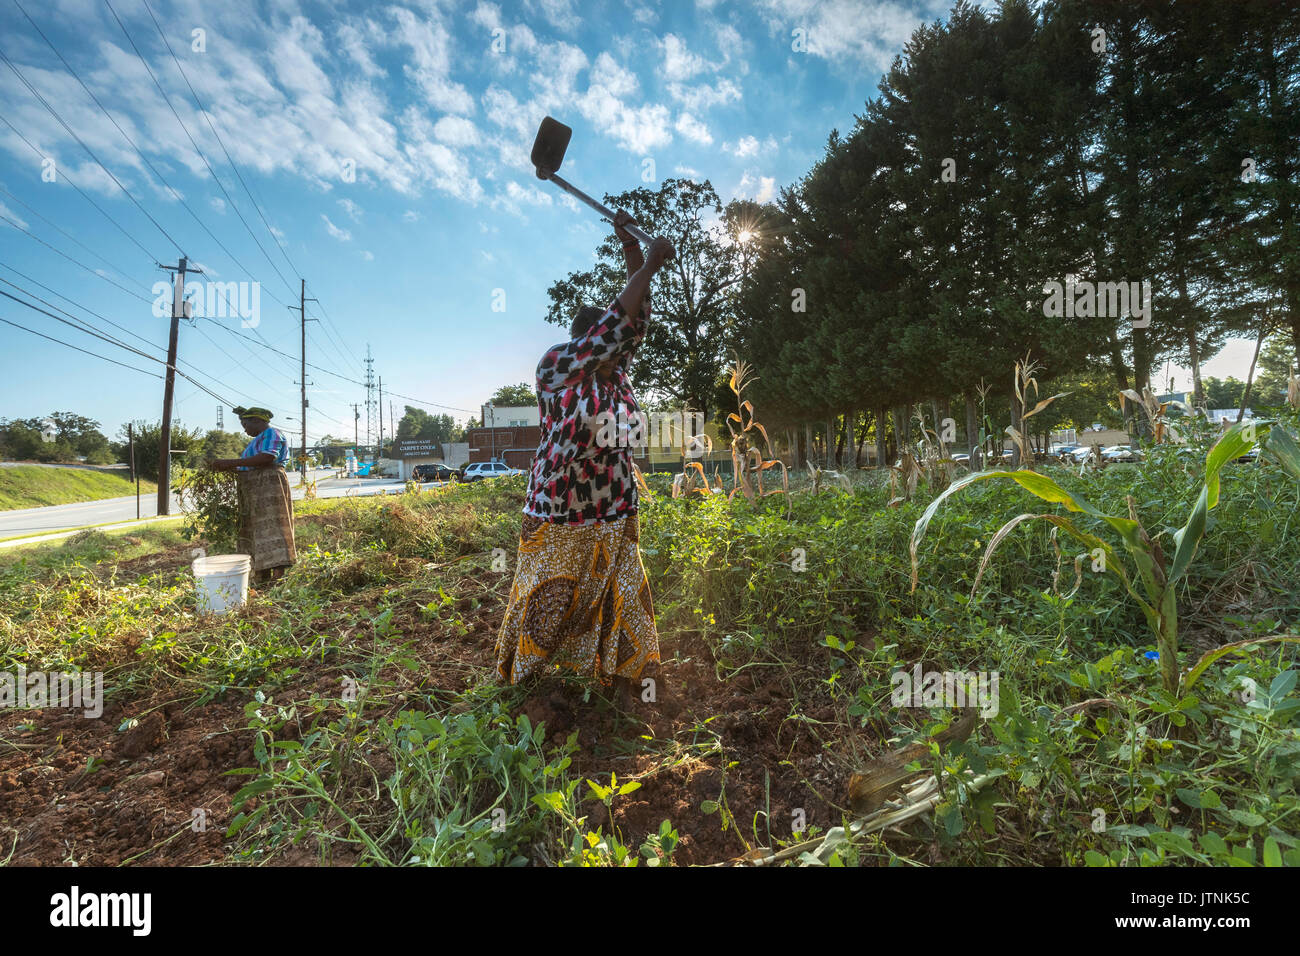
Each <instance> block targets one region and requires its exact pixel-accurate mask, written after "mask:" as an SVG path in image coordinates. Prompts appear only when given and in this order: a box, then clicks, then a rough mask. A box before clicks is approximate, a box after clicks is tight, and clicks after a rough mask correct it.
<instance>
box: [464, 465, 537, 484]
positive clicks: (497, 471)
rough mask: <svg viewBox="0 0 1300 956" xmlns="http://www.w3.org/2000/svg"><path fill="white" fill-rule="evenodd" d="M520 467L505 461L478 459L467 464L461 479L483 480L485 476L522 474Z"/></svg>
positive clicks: (498, 476)
mask: <svg viewBox="0 0 1300 956" xmlns="http://www.w3.org/2000/svg"><path fill="white" fill-rule="evenodd" d="M522 474H523V472H522V471H520V470H519V469H518V468H511V467H510V466H509V465H507V464H506V463H505V462H503V461H476V462H474V464H472V465H466V466H465V472H464V474H463V476H462V477H461V481H465V482H471V481H481V480H482V479H484V478H505V477H508V476H510V475H522Z"/></svg>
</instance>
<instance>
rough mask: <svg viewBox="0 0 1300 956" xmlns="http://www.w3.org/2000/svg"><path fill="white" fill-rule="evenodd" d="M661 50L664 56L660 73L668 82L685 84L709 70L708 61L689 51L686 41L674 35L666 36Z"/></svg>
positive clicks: (660, 42) (660, 43)
mask: <svg viewBox="0 0 1300 956" xmlns="http://www.w3.org/2000/svg"><path fill="white" fill-rule="evenodd" d="M659 49H660V50H661V51H662V52H663V55H664V61H663V66H662V67H661V68H660V73H661V74H662V76H663V77H664V79H666V80H672V81H676V82H684V81H686V80H689V79H691V77H693V76H697V75H698V74H700V73H703V72H704V71H705V70H707V69H708V68H709V63H708V61H707V60H705V59H704V57H702V56H697V55H696V54H694V53H692V52H691V51H690V50H688V49H687V48H686V41H685V40H683V39H682V38H681V37H679V36H677V35H676V34H674V33H668V34H665V35H664V38H663V39H662V40H660V41H659Z"/></svg>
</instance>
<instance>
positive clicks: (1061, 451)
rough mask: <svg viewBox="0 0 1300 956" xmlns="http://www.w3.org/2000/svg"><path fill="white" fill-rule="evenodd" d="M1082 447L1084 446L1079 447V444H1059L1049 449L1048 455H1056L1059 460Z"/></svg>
mask: <svg viewBox="0 0 1300 956" xmlns="http://www.w3.org/2000/svg"><path fill="white" fill-rule="evenodd" d="M1081 447H1082V446H1081V445H1079V444H1078V443H1077V442H1057V443H1056V444H1054V445H1051V446H1050V447H1048V449H1047V453H1048V454H1049V455H1055V456H1056V457H1057V458H1061V457H1064V456H1065V455H1068V454H1070V453H1071V452H1073V451H1074V450H1075V449H1077V448H1081Z"/></svg>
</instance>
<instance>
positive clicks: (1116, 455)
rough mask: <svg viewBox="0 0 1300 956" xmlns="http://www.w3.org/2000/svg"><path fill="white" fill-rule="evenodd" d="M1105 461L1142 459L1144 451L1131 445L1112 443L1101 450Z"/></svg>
mask: <svg viewBox="0 0 1300 956" xmlns="http://www.w3.org/2000/svg"><path fill="white" fill-rule="evenodd" d="M1101 457H1102V458H1103V459H1104V460H1105V461H1141V460H1142V452H1140V451H1139V450H1137V449H1136V448H1134V447H1133V446H1131V445H1111V446H1110V447H1109V448H1103V449H1102V450H1101Z"/></svg>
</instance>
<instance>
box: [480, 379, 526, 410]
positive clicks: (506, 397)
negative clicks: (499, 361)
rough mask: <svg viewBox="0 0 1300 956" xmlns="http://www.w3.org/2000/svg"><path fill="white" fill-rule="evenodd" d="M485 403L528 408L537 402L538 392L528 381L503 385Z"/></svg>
mask: <svg viewBox="0 0 1300 956" xmlns="http://www.w3.org/2000/svg"><path fill="white" fill-rule="evenodd" d="M485 404H488V405H498V406H501V407H505V408H510V407H525V408H527V407H531V406H533V405H536V404H537V392H536V391H535V390H534V388H533V386H531V385H529V384H528V383H527V382H520V383H519V384H518V385H502V386H501V387H500V388H498V389H497V390H496V391H495V392H493V393H492V397H491V398H489V399H488V400H487V402H486V403H485Z"/></svg>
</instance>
